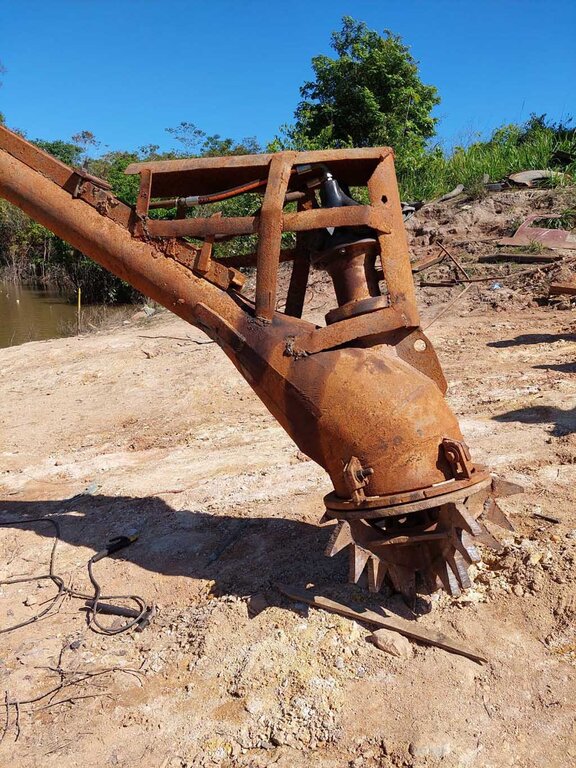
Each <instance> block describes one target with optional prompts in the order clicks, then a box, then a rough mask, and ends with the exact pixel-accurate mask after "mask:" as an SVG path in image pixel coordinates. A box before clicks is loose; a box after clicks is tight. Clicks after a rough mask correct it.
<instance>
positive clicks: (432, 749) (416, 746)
mask: <svg viewBox="0 0 576 768" xmlns="http://www.w3.org/2000/svg"><path fill="white" fill-rule="evenodd" d="M408 751H409V752H410V754H411V755H412V757H433V758H436V760H443V759H444V758H445V757H448V755H449V754H450V753H451V752H452V747H451V746H450V744H425V743H423V742H414V741H413V742H411V743H410V744H409V746H408Z"/></svg>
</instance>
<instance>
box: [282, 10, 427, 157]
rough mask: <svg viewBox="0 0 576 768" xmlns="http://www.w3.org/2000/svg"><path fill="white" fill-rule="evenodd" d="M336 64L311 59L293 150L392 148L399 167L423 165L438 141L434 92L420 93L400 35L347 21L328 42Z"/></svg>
mask: <svg viewBox="0 0 576 768" xmlns="http://www.w3.org/2000/svg"><path fill="white" fill-rule="evenodd" d="M332 48H333V49H334V51H335V52H336V54H337V57H336V58H330V57H329V56H323V55H322V56H315V57H314V58H313V59H312V68H313V70H314V75H315V79H314V80H311V81H310V82H307V83H305V84H304V85H303V86H302V88H301V89H300V93H301V96H302V101H301V102H300V103H299V104H298V107H297V109H296V113H295V117H296V124H295V125H294V126H293V127H292V128H290V129H288V131H287V133H288V138H289V141H290V143H291V144H292V145H293V146H295V147H297V148H309V149H324V148H330V147H367V146H379V145H383V146H392V147H394V149H395V150H396V154H397V157H398V158H399V161H400V163H401V164H403V163H410V161H411V160H414V159H416V158H418V157H420V156H421V155H422V154H423V152H424V149H425V144H426V141H427V139H429V138H431V137H432V136H433V135H434V133H435V125H436V118H434V117H432V116H431V110H432V108H433V107H434V106H435V105H436V104H438V103H439V102H440V99H439V98H438V93H437V90H436V88H434V86H431V85H424V83H422V81H421V80H420V77H419V74H418V65H417V62H416V61H415V60H414V59H413V58H412V55H411V54H410V51H409V49H408V48H407V47H406V46H405V45H404V44H403V43H402V40H401V39H400V37H398V36H397V35H394V34H392V32H390V31H385V32H384V34H383V35H380V34H378V33H377V32H375V31H373V30H371V29H368V27H367V26H366V24H365V23H364V22H359V21H355V20H354V19H352V18H351V17H350V16H345V17H344V18H343V20H342V29H341V30H340V31H339V32H334V33H333V34H332Z"/></svg>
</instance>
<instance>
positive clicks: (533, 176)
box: [508, 169, 565, 187]
mask: <svg viewBox="0 0 576 768" xmlns="http://www.w3.org/2000/svg"><path fill="white" fill-rule="evenodd" d="M564 177H565V174H564V173H562V172H561V171H550V170H546V169H543V170H533V171H520V172H519V173H511V174H510V175H509V176H508V179H510V181H512V182H513V183H514V184H517V185H518V186H520V187H534V186H535V185H536V182H538V181H544V180H545V179H556V178H564Z"/></svg>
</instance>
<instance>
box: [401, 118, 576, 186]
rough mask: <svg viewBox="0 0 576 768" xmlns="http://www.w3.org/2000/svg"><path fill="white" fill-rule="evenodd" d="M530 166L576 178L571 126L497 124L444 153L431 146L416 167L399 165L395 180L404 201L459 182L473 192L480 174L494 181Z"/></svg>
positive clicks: (575, 137)
mask: <svg viewBox="0 0 576 768" xmlns="http://www.w3.org/2000/svg"><path fill="white" fill-rule="evenodd" d="M568 122H570V121H568ZM530 169H538V170H540V169H550V170H557V171H558V172H559V175H558V177H557V179H556V180H555V182H556V183H562V182H563V180H565V179H566V177H563V176H562V175H561V173H560V172H563V173H566V174H568V177H572V180H574V179H576V129H575V128H569V127H568V124H567V123H564V124H550V123H547V122H546V120H545V116H541V117H534V116H533V117H532V118H531V119H530V120H529V121H528V122H527V123H526V124H525V125H523V126H518V125H509V126H505V127H503V128H499V129H498V130H496V131H495V132H494V133H493V134H492V136H491V138H490V139H489V140H488V141H479V142H474V143H473V144H470V145H469V146H468V147H456V148H455V149H453V150H452V151H451V152H450V153H448V154H446V153H445V152H443V151H442V150H441V149H440V148H438V147H435V148H433V149H431V150H430V151H429V152H428V153H427V154H426V155H424V156H423V158H422V160H421V162H420V163H419V164H418V165H415V166H413V167H411V168H402V170H401V171H400V172H399V179H398V180H399V184H400V190H401V195H402V199H403V200H432V199H434V198H435V197H439V196H441V195H443V194H445V193H446V192H449V191H450V190H451V189H454V187H456V186H457V185H458V184H463V185H464V187H465V189H467V190H477V189H478V188H480V187H481V185H482V183H483V181H484V178H485V177H488V179H489V180H490V181H499V180H500V179H503V178H505V177H506V176H508V175H509V174H510V173H515V172H517V171H525V170H530ZM553 183H554V182H553Z"/></svg>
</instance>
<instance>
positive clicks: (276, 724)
mask: <svg viewBox="0 0 576 768" xmlns="http://www.w3.org/2000/svg"><path fill="white" fill-rule="evenodd" d="M486 290H487V289H486ZM442 295H443V296H444V294H442ZM486 295H487V294H486ZM436 296H437V298H436V302H438V301H439V300H440V298H439V297H438V294H437V295H436ZM483 296H484V293H482V290H479V291H478V292H477V296H476V298H474V299H472V300H471V301H469V303H466V304H464V303H461V304H457V305H456V307H455V308H454V309H453V310H452V311H451V312H449V313H447V314H446V315H445V316H444V317H442V318H441V319H440V320H438V321H437V322H436V323H434V324H433V325H432V326H431V328H430V330H429V334H430V336H431V338H432V340H433V342H434V344H435V346H436V348H437V351H438V353H439V356H440V358H441V361H442V364H443V366H444V370H445V373H446V376H447V378H448V380H449V383H450V388H449V392H448V398H449V401H450V403H451V405H452V407H453V408H454V410H455V411H456V413H457V414H458V416H459V418H460V421H461V424H462V427H463V431H464V433H465V435H466V438H467V441H468V443H469V444H470V446H471V448H472V451H473V455H474V458H475V460H476V461H478V462H481V463H486V464H488V465H489V466H490V467H491V468H492V469H493V470H494V471H495V472H497V473H498V474H499V475H501V476H505V477H506V478H508V479H510V480H513V481H516V482H520V483H521V484H522V485H523V486H524V487H525V492H524V493H523V494H522V495H518V496H513V497H509V498H508V499H504V500H503V501H502V507H503V508H504V509H505V511H506V512H507V513H508V514H509V516H510V519H511V520H512V522H513V523H514V526H515V528H516V531H515V533H513V534H512V533H505V534H504V535H501V536H500V538H501V540H503V541H504V544H505V546H504V550H503V552H502V553H501V554H500V555H489V554H488V553H486V557H485V561H484V563H483V564H481V565H480V566H479V568H478V570H477V573H476V580H475V587H474V589H473V590H471V591H470V592H469V593H468V594H466V595H464V596H462V597H461V598H458V599H451V598H448V597H447V596H445V595H435V596H433V599H432V600H431V601H430V605H429V607H430V608H431V610H430V611H429V612H428V613H423V614H422V615H421V616H420V617H419V618H418V619H417V622H418V623H419V624H421V625H422V626H425V627H435V628H437V629H441V630H443V631H445V632H448V633H451V634H452V635H454V636H456V637H458V638H460V639H461V640H462V641H463V642H466V643H468V644H469V645H470V646H471V647H474V648H476V649H478V650H482V651H483V652H484V653H485V655H486V656H487V657H488V663H487V664H485V665H480V664H477V663H474V662H472V661H470V660H468V659H466V658H464V657H459V656H455V655H453V654H449V653H447V652H445V651H442V650H440V649H436V648H431V647H425V646H422V645H417V644H413V650H412V657H411V658H409V659H400V658H395V657H393V656H390V655H388V654H386V653H384V652H382V651H380V650H378V649H377V648H376V647H375V646H374V645H372V644H371V643H369V642H367V641H366V638H367V636H368V635H369V634H370V632H369V630H367V629H366V628H365V627H363V626H361V625H359V624H356V623H354V622H352V621H350V620H347V619H344V618H340V617H338V616H334V615H331V614H328V613H325V612H323V611H317V610H315V609H310V610H308V609H307V608H306V607H305V606H303V605H299V604H294V603H290V602H289V601H288V600H287V599H284V598H282V597H281V595H280V594H279V593H278V591H277V590H276V588H275V584H276V583H278V582H288V583H292V584H297V585H299V586H305V585H306V584H307V583H313V584H315V585H317V586H318V587H320V588H321V589H322V590H323V591H324V593H325V594H326V595H328V596H331V597H334V598H335V599H339V600H342V601H346V602H350V601H354V602H356V603H358V604H361V605H369V606H376V605H384V606H385V607H386V608H388V609H389V610H391V611H394V612H397V613H401V614H403V615H406V607H405V606H404V605H403V603H402V601H401V600H400V599H399V598H398V596H397V595H392V594H390V593H384V594H383V595H382V596H381V598H379V599H378V600H376V601H375V600H374V599H373V598H371V597H369V595H368V593H367V592H366V591H365V590H364V589H363V588H362V586H354V587H353V586H349V585H348V584H346V562H345V556H342V557H337V558H334V559H329V558H326V557H324V556H323V554H322V553H323V549H324V547H325V544H326V541H327V540H328V538H329V535H330V532H331V528H330V526H328V527H319V526H318V520H319V518H320V515H321V512H322V509H321V506H322V505H321V498H322V495H323V494H324V493H326V492H327V491H328V490H329V489H330V484H329V481H328V479H327V477H326V476H325V475H324V473H323V471H322V470H320V469H319V468H318V467H316V466H315V465H314V464H313V463H312V462H311V461H308V460H306V457H304V456H302V455H301V454H299V453H298V451H297V449H296V447H295V446H294V445H293V443H292V442H291V441H290V440H289V438H288V437H287V436H286V435H285V434H284V433H283V431H282V430H281V428H280V427H279V426H278V425H277V424H276V423H275V422H274V420H273V419H272V417H271V416H270V415H269V414H268V413H267V412H266V411H265V409H264V408H263V406H262V405H261V404H260V402H259V401H258V400H257V399H256V397H255V396H254V395H253V393H252V391H251V390H250V388H249V387H248V385H247V384H246V383H245V382H244V381H243V380H242V379H241V378H240V376H239V375H238V374H237V372H236V371H235V369H234V368H233V367H232V365H231V364H230V363H229V362H228V361H227V360H226V359H225V358H224V356H223V355H222V353H221V352H220V351H219V350H218V349H217V348H216V347H215V346H214V345H213V344H210V343H206V338H205V337H203V336H202V334H201V333H200V332H198V331H196V330H195V329H193V328H191V327H190V326H187V325H186V324H184V323H183V322H181V321H179V320H177V319H175V318H172V317H171V316H169V315H166V314H161V315H159V316H156V317H152V318H151V319H149V320H146V321H145V320H141V321H137V322H134V323H132V324H131V325H129V326H126V327H124V328H121V329H119V330H117V331H115V332H112V333H110V332H108V333H103V334H97V335H93V336H87V337H84V338H80V339H60V340H55V341H50V342H35V343H30V344H26V345H24V346H22V347H17V348H10V349H4V350H0V366H1V373H2V375H1V377H0V393H1V395H0V396H1V402H2V411H1V423H0V440H1V442H0V457H1V464H0V499H1V501H0V522H3V523H8V525H5V526H3V527H1V528H0V542H1V551H2V553H3V554H2V558H1V561H0V580H2V579H7V578H14V577H15V576H22V575H28V574H44V573H46V571H47V567H48V562H49V559H50V552H51V547H52V538H51V535H52V531H51V530H50V529H49V527H48V526H47V525H46V524H45V523H41V522H40V523H37V522H32V521H30V518H33V517H39V516H42V515H53V516H55V517H57V519H58V521H59V523H60V527H61V537H62V538H61V541H60V542H59V543H58V546H57V549H56V556H55V570H56V573H58V574H59V575H60V576H61V577H62V578H63V579H64V581H65V583H66V585H68V586H73V587H74V588H75V589H77V590H79V591H83V592H90V583H89V581H88V577H87V572H86V563H87V560H88V558H89V557H90V556H91V555H92V554H94V552H96V551H98V550H99V549H101V548H102V546H103V545H104V544H105V542H106V541H107V540H108V539H109V538H110V537H111V536H114V535H119V534H124V533H131V532H133V531H134V530H136V531H138V532H139V535H140V537H139V539H138V541H137V542H136V543H134V544H133V545H132V546H130V547H129V548H127V549H124V550H122V551H121V552H120V553H118V554H116V555H114V556H112V557H110V558H108V559H105V560H103V561H101V562H99V563H98V564H97V565H96V566H95V571H96V575H97V577H98V579H99V581H100V582H101V584H102V586H103V589H104V591H105V592H107V593H112V594H115V593H122V594H125V593H137V594H140V595H142V596H143V597H144V598H145V599H146V600H147V601H149V602H153V603H155V604H156V605H157V607H158V614H157V616H156V618H155V619H154V620H153V622H152V623H151V625H150V626H149V627H148V628H147V629H145V630H144V631H143V632H142V633H136V632H128V633H125V634H119V635H116V636H113V637H109V636H104V635H99V634H96V633H94V632H92V631H91V630H89V629H88V628H87V626H86V620H85V612H84V611H83V610H82V605H83V602H82V601H81V600H72V599H68V600H64V601H63V603H62V604H61V606H60V609H59V611H58V612H57V613H56V614H54V615H51V616H49V617H48V618H46V619H44V620H42V621H39V622H38V623H36V624H34V625H31V626H28V627H26V628H24V629H19V630H15V631H13V632H10V633H7V634H3V635H0V691H4V690H6V691H7V697H8V700H11V701H14V700H18V701H21V702H25V701H28V700H30V699H38V700H37V701H35V702H33V703H30V704H24V703H22V704H21V705H20V707H19V708H18V709H19V713H18V711H17V708H16V707H15V706H11V707H9V721H8V726H7V729H6V731H5V734H4V738H3V740H2V742H1V743H0V765H2V766H19V767H21V768H28V767H29V766H30V767H32V766H43V767H44V766H45V767H46V768H52V767H55V766H58V768H72V766H76V765H84V766H128V765H133V764H136V763H139V764H142V765H146V766H152V767H154V768H176V767H177V768H186V767H188V766H223V767H225V766H226V767H228V766H230V767H231V766H239V767H244V766H246V767H248V766H251V767H252V766H253V767H254V768H256V767H258V766H270V765H275V766H280V767H287V766H290V767H291V768H299V766H308V765H314V766H319V767H320V768H332V767H334V768H335V767H336V766H338V767H340V766H366V768H370V767H372V766H374V767H375V766H381V767H386V766H414V768H420V767H421V766H422V767H423V766H435V765H442V766H447V767H448V768H450V767H453V768H456V767H458V768H460V766H480V767H482V768H489V767H493V768H500V767H501V766H514V767H516V766H522V767H524V766H526V767H528V766H530V767H531V768H532V767H536V766H538V768H544V767H546V768H556V767H558V768H560V766H562V768H565V767H566V766H571V765H576V705H575V703H574V702H575V701H576V679H575V676H574V672H575V664H576V625H575V620H576V580H575V566H576V385H575V381H574V373H575V370H576V368H575V349H576V344H575V341H576V337H575V335H574V331H575V322H574V313H573V311H572V312H571V311H566V310H564V311H563V310H558V309H554V308H550V307H536V306H531V304H532V303H533V302H532V300H531V299H530V300H526V301H524V302H523V303H524V305H525V306H523V307H522V308H519V307H518V306H517V303H515V302H514V301H512V300H510V301H509V302H508V304H507V306H505V307H504V308H505V309H506V311H502V309H503V307H502V305H501V304H499V303H496V305H495V306H491V305H490V304H489V303H487V302H486V301H484V299H483V298H482V297H483ZM423 303H424V304H426V303H429V302H428V299H427V297H426V296H424V297H423ZM504 303H505V304H506V302H504ZM526 305H528V306H526ZM437 309H438V307H430V308H429V309H428V310H426V313H427V316H428V317H432V316H433V315H434V314H435V312H436V311H437ZM424 324H425V323H424ZM535 514H536V515H551V516H553V517H555V518H557V519H558V520H559V522H558V523H552V522H547V521H545V520H543V519H542V518H541V517H537V516H535ZM22 518H24V519H25V522H24V523H23V524H18V525H17V524H16V523H15V521H16V519H22ZM53 593H54V587H53V586H52V585H49V583H48V582H46V581H43V582H39V583H38V585H36V584H35V583H24V584H17V585H11V586H3V587H0V626H1V627H5V626H7V625H8V624H13V623H17V622H19V621H21V620H23V619H24V618H26V617H28V616H31V615H33V614H34V613H36V612H37V611H38V610H39V609H40V608H41V607H42V604H43V603H44V601H45V600H47V599H48V598H49V597H50V596H51V595H52V594H53ZM112 621H113V622H114V621H117V620H115V619H113V620H112ZM106 670H110V671H106ZM134 670H137V673H135V672H133V671H134ZM99 671H102V672H103V673H102V674H100V675H98V676H92V677H89V678H86V677H85V676H86V674H87V673H94V672H99ZM82 678H85V679H82ZM76 681H79V682H76ZM61 682H65V683H71V684H70V685H67V686H66V687H64V688H62V689H61V690H59V691H57V692H55V693H54V694H53V695H50V696H45V697H43V698H39V697H40V696H42V694H44V693H46V692H48V691H50V690H51V689H54V688H56V687H58V686H59V685H60V683H61ZM2 697H3V694H1V697H0V737H1V735H2V728H3V723H4V719H5V714H6V712H5V710H6V708H5V707H3V704H2V701H3V699H2ZM18 714H19V718H18V717H17V716H18ZM18 719H19V723H18V722H17V720H18Z"/></svg>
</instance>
